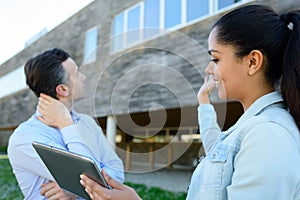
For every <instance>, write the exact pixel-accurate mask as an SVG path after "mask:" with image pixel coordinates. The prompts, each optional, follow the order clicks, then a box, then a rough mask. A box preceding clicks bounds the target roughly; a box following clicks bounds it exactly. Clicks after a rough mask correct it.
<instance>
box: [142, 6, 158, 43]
mask: <svg viewBox="0 0 300 200" xmlns="http://www.w3.org/2000/svg"><path fill="white" fill-rule="evenodd" d="M159 14H160V0H147V1H145V5H144V39H147V38H150V37H152V36H154V35H157V34H158V33H159V28H160V18H159Z"/></svg>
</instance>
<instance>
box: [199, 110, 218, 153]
mask: <svg viewBox="0 0 300 200" xmlns="http://www.w3.org/2000/svg"><path fill="white" fill-rule="evenodd" d="M198 123H199V127H200V134H201V140H202V144H203V147H204V150H205V152H206V153H208V152H209V151H210V150H211V148H212V147H213V145H214V144H215V142H216V140H217V138H218V137H219V135H220V133H221V129H220V127H219V125H218V123H217V116H216V112H215V110H214V107H213V106H212V105H211V104H202V105H200V106H199V107H198Z"/></svg>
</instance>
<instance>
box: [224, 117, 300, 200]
mask: <svg viewBox="0 0 300 200" xmlns="http://www.w3.org/2000/svg"><path fill="white" fill-rule="evenodd" d="M242 131H243V130H242ZM244 131H245V130H244ZM241 134H243V132H241ZM299 162H300V159H299V152H298V149H297V146H296V143H295V142H294V141H293V139H292V137H291V136H290V134H289V133H288V132H287V131H286V129H284V128H283V127H282V126H280V125H278V124H275V123H272V122H268V123H267V122H264V123H261V124H259V125H256V126H254V127H252V128H251V129H250V130H249V131H248V133H247V135H245V137H244V139H243V140H242V142H241V148H240V151H239V152H238V153H237V155H236V158H235V161H234V169H235V170H234V172H233V176H232V183H231V185H230V186H229V187H227V195H228V199H231V200H239V199H245V200H247V199H249V200H250V199H256V200H265V199H276V200H286V199H294V197H293V195H294V192H295V190H296V186H297V185H298V182H297V181H298V180H299V172H298V171H299V169H297V168H298V166H299V165H298V164H295V163H299Z"/></svg>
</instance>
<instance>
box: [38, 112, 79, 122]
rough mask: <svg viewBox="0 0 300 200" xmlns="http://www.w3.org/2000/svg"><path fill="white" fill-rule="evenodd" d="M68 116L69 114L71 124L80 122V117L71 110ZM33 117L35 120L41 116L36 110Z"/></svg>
mask: <svg viewBox="0 0 300 200" xmlns="http://www.w3.org/2000/svg"><path fill="white" fill-rule="evenodd" d="M70 114H71V117H72V120H73V122H77V121H79V120H80V115H79V114H78V112H76V111H75V110H71V112H70ZM34 116H35V117H36V118H37V117H39V116H42V115H41V113H40V112H39V111H38V110H36V111H35V114H34Z"/></svg>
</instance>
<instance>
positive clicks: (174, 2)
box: [111, 0, 251, 52]
mask: <svg viewBox="0 0 300 200" xmlns="http://www.w3.org/2000/svg"><path fill="white" fill-rule="evenodd" d="M247 1H251V0H144V1H143V2H140V3H138V4H136V5H134V6H132V7H130V8H128V9H127V10H125V11H123V12H121V13H118V14H117V15H116V16H115V17H114V20H113V26H112V36H113V37H112V46H111V47H112V52H117V51H120V50H122V49H124V48H128V47H130V46H132V45H133V44H136V43H139V42H142V41H145V40H147V39H149V38H151V37H154V36H157V35H159V33H161V32H162V30H164V29H177V28H179V27H182V26H184V25H186V24H187V23H192V22H193V21H195V20H199V19H201V18H203V17H206V16H209V15H212V14H214V13H217V12H218V11H219V10H221V9H223V8H226V7H228V6H231V5H233V4H235V3H237V2H247Z"/></svg>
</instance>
